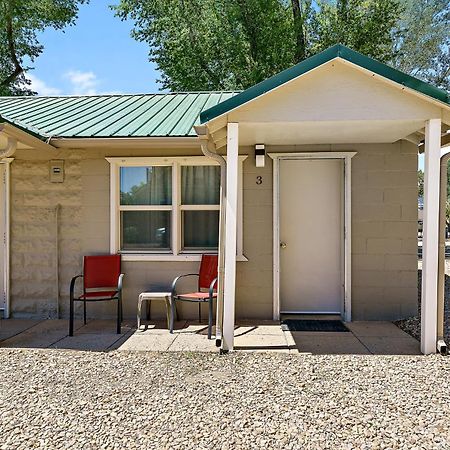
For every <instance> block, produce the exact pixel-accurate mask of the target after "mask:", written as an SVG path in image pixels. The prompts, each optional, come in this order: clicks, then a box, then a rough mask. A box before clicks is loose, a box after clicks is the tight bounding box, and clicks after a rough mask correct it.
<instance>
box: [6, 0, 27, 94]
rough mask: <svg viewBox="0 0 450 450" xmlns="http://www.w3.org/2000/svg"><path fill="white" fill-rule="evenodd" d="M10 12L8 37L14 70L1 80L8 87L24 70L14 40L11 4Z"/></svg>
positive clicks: (7, 21)
mask: <svg viewBox="0 0 450 450" xmlns="http://www.w3.org/2000/svg"><path fill="white" fill-rule="evenodd" d="M9 6H10V8H9V14H8V16H7V18H6V37H7V39H8V51H9V56H10V58H11V61H12V62H13V64H14V70H13V72H12V73H11V74H9V75H8V76H7V77H6V78H4V79H3V80H0V86H4V87H8V86H9V85H11V84H12V83H14V81H16V79H17V77H18V76H19V75H20V74H21V73H22V72H23V68H22V66H21V65H20V62H19V59H18V58H17V55H16V47H15V42H14V30H13V21H12V13H11V5H9Z"/></svg>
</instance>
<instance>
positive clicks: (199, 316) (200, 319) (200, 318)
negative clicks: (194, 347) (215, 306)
mask: <svg viewBox="0 0 450 450" xmlns="http://www.w3.org/2000/svg"><path fill="white" fill-rule="evenodd" d="M201 322H202V304H201V303H199V304H198V323H201Z"/></svg>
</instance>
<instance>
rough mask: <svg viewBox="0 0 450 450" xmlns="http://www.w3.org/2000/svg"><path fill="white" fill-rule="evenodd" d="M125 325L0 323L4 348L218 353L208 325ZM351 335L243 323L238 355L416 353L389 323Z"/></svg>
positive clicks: (358, 327)
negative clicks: (70, 332) (169, 327)
mask: <svg viewBox="0 0 450 450" xmlns="http://www.w3.org/2000/svg"><path fill="white" fill-rule="evenodd" d="M135 326H136V324H135V322H134V321H124V323H123V324H122V333H121V334H116V333H115V332H114V330H115V322H114V320H91V321H89V322H88V323H87V325H83V324H82V323H81V322H76V326H75V335H74V336H73V337H69V336H67V328H68V322H67V320H41V321H39V320H21V319H7V320H0V347H1V348H54V349H69V350H88V351H111V350H120V351H157V352H165V351H169V352H217V348H216V347H215V341H214V339H212V340H208V339H207V336H206V334H207V327H206V324H198V323H197V322H189V321H180V322H177V323H176V327H175V331H174V334H170V333H169V332H168V330H167V328H166V324H165V323H164V322H151V323H148V324H147V325H144V326H143V327H142V329H141V330H136V328H135ZM347 327H348V328H349V330H350V332H344V333H336V332H290V331H283V330H282V329H281V327H280V324H279V323H278V322H272V321H258V322H255V321H247V322H240V323H239V324H238V325H237V326H236V329H235V346H236V350H238V351H255V352H258V351H259V352H282V353H289V352H293V353H310V354H361V355H364V354H377V355H418V354H420V346H419V342H418V341H416V340H415V339H414V338H412V337H411V336H409V335H408V334H406V333H404V332H403V331H402V330H400V329H399V328H397V327H396V326H395V325H394V324H392V323H391V322H352V323H349V324H347Z"/></svg>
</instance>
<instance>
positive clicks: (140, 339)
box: [117, 332, 177, 352]
mask: <svg viewBox="0 0 450 450" xmlns="http://www.w3.org/2000/svg"><path fill="white" fill-rule="evenodd" d="M176 338H177V336H176V335H175V334H169V333H168V332H167V333H166V334H147V335H143V334H139V332H135V333H133V334H132V335H131V336H129V337H128V338H127V339H125V340H124V342H123V343H122V344H121V345H119V346H118V347H117V350H119V351H123V350H127V351H153V352H165V351H167V350H168V349H169V347H170V346H171V344H172V343H173V341H174V340H175V339H176Z"/></svg>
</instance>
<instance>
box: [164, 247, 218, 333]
mask: <svg viewBox="0 0 450 450" xmlns="http://www.w3.org/2000/svg"><path fill="white" fill-rule="evenodd" d="M217 265H218V257H217V255H202V261H201V263H200V272H199V273H189V274H187V275H180V276H178V277H176V278H175V280H173V283H172V293H171V298H170V332H171V333H173V321H174V316H175V311H176V302H177V301H181V302H193V303H198V319H199V322H200V321H201V304H202V303H206V302H208V304H209V314H208V339H211V334H212V333H211V332H212V321H213V301H214V299H215V298H217V292H216V284H217ZM186 277H198V290H197V292H189V293H187V294H177V291H176V290H177V283H178V281H179V280H181V279H182V278H186Z"/></svg>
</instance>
